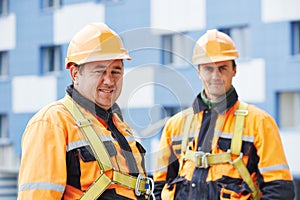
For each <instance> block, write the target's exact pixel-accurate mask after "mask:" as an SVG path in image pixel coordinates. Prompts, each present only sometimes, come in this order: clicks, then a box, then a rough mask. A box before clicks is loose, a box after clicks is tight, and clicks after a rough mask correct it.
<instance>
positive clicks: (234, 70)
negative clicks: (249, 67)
mask: <svg viewBox="0 0 300 200" xmlns="http://www.w3.org/2000/svg"><path fill="white" fill-rule="evenodd" d="M236 68H237V67H236V66H234V67H233V73H234V74H233V76H235V75H236Z"/></svg>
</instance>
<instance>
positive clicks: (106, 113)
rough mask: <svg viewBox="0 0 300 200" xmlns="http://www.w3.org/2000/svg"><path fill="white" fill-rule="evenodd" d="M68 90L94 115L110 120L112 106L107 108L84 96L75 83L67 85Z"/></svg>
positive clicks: (76, 100)
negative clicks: (75, 86)
mask: <svg viewBox="0 0 300 200" xmlns="http://www.w3.org/2000/svg"><path fill="white" fill-rule="evenodd" d="M66 92H67V94H68V95H70V96H71V97H72V99H73V100H74V101H75V102H76V103H78V104H79V105H80V106H81V107H83V108H85V109H87V110H88V111H90V112H91V113H93V114H94V115H96V116H98V117H100V118H101V119H103V120H104V121H106V122H107V121H108V119H109V117H110V115H111V114H112V110H111V108H110V109H108V110H105V109H103V108H101V107H99V106H98V105H96V104H95V103H94V102H92V101H90V100H89V99H87V98H85V97H84V96H82V95H81V94H80V93H79V92H78V91H77V90H76V89H75V88H74V85H73V84H71V85H69V86H68V87H67V89H66Z"/></svg>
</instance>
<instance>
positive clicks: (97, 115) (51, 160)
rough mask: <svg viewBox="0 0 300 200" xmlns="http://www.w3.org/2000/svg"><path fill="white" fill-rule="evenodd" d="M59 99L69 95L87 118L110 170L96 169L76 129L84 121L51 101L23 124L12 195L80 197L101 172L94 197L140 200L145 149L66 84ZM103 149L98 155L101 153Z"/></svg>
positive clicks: (115, 117) (71, 199) (125, 128)
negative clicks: (104, 183) (103, 185)
mask: <svg viewBox="0 0 300 200" xmlns="http://www.w3.org/2000/svg"><path fill="white" fill-rule="evenodd" d="M65 98H70V99H72V100H73V101H74V105H76V106H77V107H78V108H79V110H80V112H81V113H82V114H83V115H84V116H85V118H86V119H88V121H89V123H90V124H91V126H92V128H93V129H94V130H95V132H96V133H97V134H98V137H99V138H100V139H101V141H102V143H103V144H104V145H105V149H106V151H107V153H108V154H109V160H110V162H111V164H112V166H113V169H112V170H108V171H102V170H101V168H100V166H99V165H98V163H97V161H96V159H95V156H94V154H93V151H92V150H91V146H90V145H89V142H88V141H87V139H86V138H85V137H84V135H83V133H82V131H81V129H80V127H79V126H80V125H81V126H85V125H86V124H81V123H82V122H80V121H77V120H75V119H74V118H73V117H72V115H71V114H70V112H69V111H68V109H67V108H66V107H65V106H64V105H63V104H62V103H61V102H60V101H57V102H55V103H52V104H51V105H49V106H47V107H45V108H44V109H42V110H41V111H40V112H38V113H37V114H36V115H35V116H34V117H33V118H32V119H31V120H30V122H29V124H28V126H27V127H26V130H25V133H24V135H23V138H22V149H23V151H22V157H23V158H22V164H21V168H20V176H19V177H20V178H19V196H18V198H19V199H65V200H74V199H80V198H81V197H82V195H84V192H85V191H87V190H88V189H89V187H90V186H91V185H92V184H93V183H94V182H95V181H96V180H97V179H98V178H100V177H101V176H102V177H105V178H106V179H105V180H107V183H108V185H107V188H106V189H105V191H104V192H103V193H102V194H101V196H100V197H99V199H145V198H146V196H145V195H144V191H145V190H144V189H145V188H141V185H142V183H143V182H144V180H145V178H144V177H146V172H145V168H144V153H145V150H144V148H143V147H142V146H141V144H139V143H138V142H137V141H136V140H135V139H134V137H133V135H132V131H131V129H130V128H129V127H128V125H127V124H125V123H124V122H123V121H122V120H121V119H120V117H119V116H118V115H117V114H116V113H113V112H112V110H108V111H106V110H104V109H102V108H100V107H98V106H97V105H95V104H94V103H92V102H91V101H89V100H88V99H86V98H84V97H83V96H81V95H80V94H79V93H78V92H77V91H76V90H75V89H73V87H72V86H69V87H68V89H67V96H66V97H65ZM105 153H106V152H100V154H99V155H100V156H101V155H103V156H105ZM100 160H101V159H100ZM102 164H105V163H102ZM103 173H104V175H105V176H103ZM124 177H125V178H124ZM140 177H142V178H140ZM110 180H117V181H119V182H121V183H123V184H118V183H116V182H112V181H110ZM100 186H101V185H100ZM100 186H99V190H100ZM144 186H145V185H144ZM130 187H131V188H130ZM96 190H98V188H96ZM85 199H89V198H88V197H85Z"/></svg>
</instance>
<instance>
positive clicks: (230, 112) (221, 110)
mask: <svg viewBox="0 0 300 200" xmlns="http://www.w3.org/2000/svg"><path fill="white" fill-rule="evenodd" d="M201 94H202V95H201ZM203 94H204V93H203V92H202V93H200V94H199V95H198V97H197V98H196V100H195V101H194V103H193V107H192V109H187V110H185V111H182V112H180V113H178V114H176V115H175V116H173V117H172V118H170V120H169V121H168V122H167V124H166V126H165V128H164V130H163V133H162V137H161V142H160V148H159V153H158V154H159V155H158V167H157V169H158V170H157V171H156V172H155V173H154V181H155V190H154V191H155V196H156V199H173V198H174V199H199V200H217V199H221V200H223V199H224V200H225V199H293V198H294V186H293V181H292V176H291V173H290V171H289V167H288V164H287V161H286V158H285V154H284V151H283V146H282V143H281V139H280V135H279V131H278V128H277V125H276V124H275V122H274V120H273V119H272V118H271V116H269V115H268V114H267V113H266V112H264V111H262V110H260V109H258V108H257V107H255V106H253V105H247V104H245V103H242V102H240V101H239V100H238V96H237V94H236V92H235V90H234V88H232V89H231V90H230V91H229V92H227V95H226V98H225V99H224V100H222V101H221V102H218V103H211V102H208V101H207V99H205V98H203ZM238 117H239V118H241V119H242V123H241V122H238V120H236V119H237V118H238ZM189 119H190V122H187V121H188V120H189ZM240 123H241V124H243V125H242V126H241V127H240V126H239V125H236V124H240ZM187 124H189V125H187ZM241 131H242V132H241ZM184 132H187V133H188V137H187V138H186V139H185V137H184ZM239 132H240V133H242V134H241V136H238V135H239V134H238V133H239ZM236 137H240V139H238V138H236ZM234 138H235V139H234ZM184 140H186V141H187V148H186V149H182V148H181V147H182V145H183V143H184ZM233 141H235V142H234V144H233ZM238 143H240V144H238ZM236 147H240V150H238V152H240V153H238V155H236V154H234V152H232V151H233V150H234V149H236ZM182 151H184V152H182ZM247 174H248V176H247Z"/></svg>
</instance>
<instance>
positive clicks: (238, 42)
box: [219, 26, 250, 59]
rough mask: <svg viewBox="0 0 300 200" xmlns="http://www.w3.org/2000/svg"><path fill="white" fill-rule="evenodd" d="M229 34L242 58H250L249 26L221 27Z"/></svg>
mask: <svg viewBox="0 0 300 200" xmlns="http://www.w3.org/2000/svg"><path fill="white" fill-rule="evenodd" d="M219 30H220V31H222V32H224V33H226V34H227V35H229V36H230V37H231V38H232V40H233V41H234V43H235V46H236V48H237V49H238V51H239V58H240V59H249V58H250V52H249V28H248V27H247V26H241V27H235V28H225V29H219Z"/></svg>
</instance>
